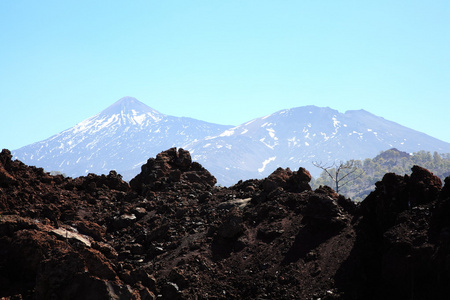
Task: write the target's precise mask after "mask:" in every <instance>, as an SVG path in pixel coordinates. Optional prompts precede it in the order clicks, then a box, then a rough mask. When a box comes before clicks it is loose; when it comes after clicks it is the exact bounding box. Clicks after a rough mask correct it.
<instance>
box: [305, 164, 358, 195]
mask: <svg viewBox="0 0 450 300" xmlns="http://www.w3.org/2000/svg"><path fill="white" fill-rule="evenodd" d="M312 164H313V165H314V166H315V167H317V168H320V169H322V170H323V171H324V172H325V173H326V174H327V175H328V177H330V178H331V180H332V181H333V183H334V185H335V190H336V193H339V189H340V188H341V187H343V186H345V185H346V184H348V183H349V182H351V181H353V180H355V179H356V177H354V176H350V175H352V174H354V173H355V172H356V171H358V170H360V169H358V167H357V166H356V165H355V161H354V160H350V161H347V162H346V163H344V162H342V161H341V162H339V164H337V163H336V162H333V163H332V164H324V163H322V162H320V163H318V162H313V163H312ZM361 172H363V171H362V170H361ZM361 174H362V173H361ZM361 174H359V175H361Z"/></svg>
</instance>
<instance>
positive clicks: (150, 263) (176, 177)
mask: <svg viewBox="0 0 450 300" xmlns="http://www.w3.org/2000/svg"><path fill="white" fill-rule="evenodd" d="M412 171H413V173H412V175H411V176H400V175H396V174H386V175H385V176H384V178H383V180H381V181H380V182H378V183H377V185H376V189H375V191H374V192H372V193H371V194H370V195H369V196H368V197H367V198H366V199H365V200H364V201H363V202H362V203H361V204H358V205H356V204H354V203H353V202H352V201H351V200H350V199H346V198H345V197H344V196H342V195H338V194H337V193H335V192H334V191H333V190H332V189H331V188H329V187H320V188H319V189H316V190H314V191H313V190H311V187H310V186H309V184H308V183H309V181H310V179H311V175H310V174H309V172H308V171H307V170H305V169H303V168H299V169H298V170H297V171H292V170H290V169H288V168H287V169H283V168H278V169H277V170H275V171H274V172H273V173H272V174H271V175H269V176H268V177H267V178H265V179H261V180H247V181H240V182H238V183H237V184H235V185H233V186H231V187H229V188H223V187H217V186H215V183H216V179H215V178H214V177H213V176H212V175H211V174H210V173H209V172H208V171H207V170H206V169H204V168H203V167H202V166H201V165H200V164H198V163H196V162H192V159H191V156H190V153H189V152H188V151H185V150H183V149H176V148H171V149H169V150H167V151H164V152H161V153H160V154H158V155H157V156H156V157H155V158H150V159H149V160H148V161H147V163H146V164H144V165H143V166H142V170H141V173H140V174H139V175H137V176H136V177H135V178H134V179H133V180H132V181H131V182H130V184H128V183H127V182H125V181H123V180H122V178H121V176H120V175H119V174H117V173H116V172H114V171H111V172H110V173H109V174H108V175H101V176H99V175H94V174H88V175H87V176H82V177H77V178H65V177H63V176H62V175H57V176H51V175H49V174H48V173H45V172H44V171H43V169H41V168H36V167H32V166H27V165H25V164H23V163H22V162H20V161H18V160H12V157H11V153H10V152H9V151H8V150H3V151H2V152H1V154H0V211H1V216H0V249H1V251H0V283H1V284H0V298H3V299H156V298H157V297H158V298H161V299H225V298H235V299H236V298H237V299H239V298H251V299H319V298H320V299H412V298H414V299H423V298H438V299H440V298H444V297H446V295H447V294H448V291H447V283H448V282H449V279H450V276H449V275H450V273H449V272H450V270H449V268H448V266H449V265H450V264H449V261H448V257H450V256H449V254H450V221H449V220H450V204H449V203H450V177H448V178H446V180H445V185H444V187H442V182H441V180H440V179H439V178H437V177H436V176H434V175H433V174H432V173H430V172H429V171H427V170H425V169H423V168H421V167H419V166H415V167H414V168H413V169H412Z"/></svg>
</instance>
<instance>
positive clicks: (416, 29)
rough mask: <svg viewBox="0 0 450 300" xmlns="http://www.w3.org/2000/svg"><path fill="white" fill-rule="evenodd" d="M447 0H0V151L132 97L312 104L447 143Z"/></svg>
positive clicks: (203, 115)
mask: <svg viewBox="0 0 450 300" xmlns="http://www.w3.org/2000/svg"><path fill="white" fill-rule="evenodd" d="M449 16H450V1H448V0H443V1H433V0H430V1H414V0H408V1H402V0H398V1H392V0H390V1H384V0H380V1H346V0H342V1H336V0H328V1H326V0H309V1H308V0H304V1H299V0H294V1H291V0H283V1H273V0H271V1H265V0H257V1H253V0H239V1H238V0H227V1H223V0H220V1H219V0H217V1H214V0H204V1H197V0H192V1H186V0H180V1H175V0H167V1H152V0H145V1H113V0H109V1H85V0H77V1H60V0H56V1H47V0H40V1H35V0H3V1H0V112H1V117H0V148H8V149H10V150H15V149H18V148H20V147H22V146H25V145H28V144H31V143H34V142H37V141H40V140H44V139H46V138H48V137H50V136H52V135H54V134H57V133H59V132H61V131H63V130H65V129H68V128H70V127H72V126H74V125H75V124H77V123H79V122H81V121H83V120H84V119H86V118H88V117H90V116H93V115H95V114H97V113H98V112H100V111H101V110H103V109H105V108H106V107H108V106H109V105H111V104H113V103H114V102H115V101H117V100H118V99H120V98H122V97H124V96H132V97H135V98H137V99H138V100H140V101H141V102H144V103H145V104H147V105H149V106H150V107H152V108H154V109H156V110H158V111H160V112H161V113H164V114H167V115H172V116H180V117H181V116H186V117H192V118H196V119H200V120H204V121H208V122H212V123H218V124H225V125H239V124H241V123H244V122H247V121H249V120H251V119H254V118H257V117H262V116H265V115H268V114H271V113H274V112H276V111H279V110H281V109H286V108H292V107H299V106H305V105H316V106H321V107H331V108H333V109H336V110H338V111H340V112H345V111H346V110H355V109H365V110H367V111H369V112H371V113H373V114H375V115H378V116H381V117H383V118H385V119H388V120H391V121H394V122H397V123H399V124H401V125H404V126H407V127H409V128H412V129H415V130H418V131H421V132H424V133H427V134H429V135H431V136H433V137H436V138H438V139H441V140H443V141H446V142H450V130H449V128H450V126H449V125H450V118H449V114H450V18H449Z"/></svg>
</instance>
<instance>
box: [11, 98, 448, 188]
mask: <svg viewBox="0 0 450 300" xmlns="http://www.w3.org/2000/svg"><path fill="white" fill-rule="evenodd" d="M171 147H183V148H185V149H187V150H189V151H190V152H191V154H192V156H193V159H194V160H195V161H198V162H199V163H201V164H202V165H203V166H204V167H205V168H207V169H208V170H209V171H210V172H211V173H212V174H213V175H214V176H215V177H216V178H217V181H218V183H220V184H222V185H226V186H228V185H232V184H235V183H236V182H237V181H238V180H240V179H250V178H263V177H266V176H268V175H269V174H270V173H271V172H272V171H273V170H275V169H276V168H277V167H283V168H285V167H290V168H292V169H298V168H299V167H300V166H302V167H305V168H306V169H308V170H309V171H310V172H311V173H312V175H314V176H316V177H317V176H319V174H320V170H319V169H317V168H316V167H314V166H313V165H312V162H314V161H316V162H323V163H327V162H333V161H335V160H338V161H339V160H342V161H345V160H349V159H365V158H368V157H374V156H376V155H378V154H379V153H380V151H383V150H387V149H390V148H394V147H395V148H397V149H400V150H401V151H406V152H409V153H412V152H417V151H419V150H426V151H437V152H440V153H444V152H445V153H450V144H449V143H446V142H443V141H440V140H438V139H435V138H433V137H430V136H428V135H426V134H423V133H420V132H417V131H415V130H412V129H409V128H406V127H404V126H401V125H399V124H397V123H395V122H392V121H388V120H385V119H383V118H381V117H378V116H375V115H373V114H371V113H369V112H367V111H364V110H354V111H347V112H345V113H340V112H338V111H337V110H334V109H331V108H328V107H316V106H312V105H311V106H303V107H297V108H292V109H286V110H281V111H278V112H276V113H273V114H271V115H268V116H265V117H261V118H257V119H254V120H251V121H249V122H247V123H244V124H241V125H239V126H236V127H232V126H225V125H217V124H212V123H207V122H203V121H199V120H195V119H191V118H179V117H173V116H168V115H165V114H162V113H160V112H158V111H156V110H154V109H152V108H150V107H148V106H147V105H145V104H143V103H141V102H139V101H138V100H136V99H135V98H132V97H124V98H122V99H120V100H119V101H117V102H116V103H114V104H113V105H111V106H109V107H108V108H106V109H105V110H103V111H102V112H100V113H99V114H97V115H95V116H93V117H91V118H88V119H86V120H84V121H82V122H81V123H79V124H77V125H75V126H74V127H73V128H70V129H67V130H65V131H63V132H61V133H59V134H57V135H55V136H53V137H50V138H49V139H47V140H44V141H41V142H37V143H34V144H31V145H28V146H25V147H23V148H20V149H18V150H16V151H14V152H13V154H14V156H15V158H17V159H20V160H22V161H23V162H25V163H26V164H29V165H36V166H38V167H43V168H44V169H46V170H47V171H52V170H55V171H61V172H63V173H65V174H66V175H68V176H72V177H75V176H80V175H85V174H87V173H98V174H100V173H108V172H109V170H112V169H114V170H117V171H118V172H119V173H120V174H122V175H123V176H124V179H127V180H129V179H131V178H133V177H134V176H135V175H136V174H137V173H139V171H140V166H141V165H142V164H143V163H145V162H146V161H147V159H148V158H149V157H152V156H155V155H156V154H157V153H159V152H161V151H164V150H166V149H169V148H171Z"/></svg>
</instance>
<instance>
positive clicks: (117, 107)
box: [98, 96, 166, 124]
mask: <svg viewBox="0 0 450 300" xmlns="http://www.w3.org/2000/svg"><path fill="white" fill-rule="evenodd" d="M98 115H99V116H102V117H103V116H105V115H107V116H113V115H120V116H121V117H122V118H123V117H125V116H127V117H128V118H129V119H132V120H135V121H136V123H138V124H140V123H142V120H143V119H144V118H146V117H147V116H148V117H150V118H151V119H153V120H154V121H160V120H161V119H163V118H164V117H165V116H166V115H164V114H162V113H160V112H159V111H157V110H155V109H153V108H151V107H149V106H147V105H145V104H144V103H142V102H140V101H139V100H137V99H136V98H133V97H129V96H126V97H123V98H120V99H119V100H118V101H117V102H115V103H113V104H112V105H110V106H109V107H108V108H106V109H104V110H102V111H101V112H100V113H99V114H98Z"/></svg>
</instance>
